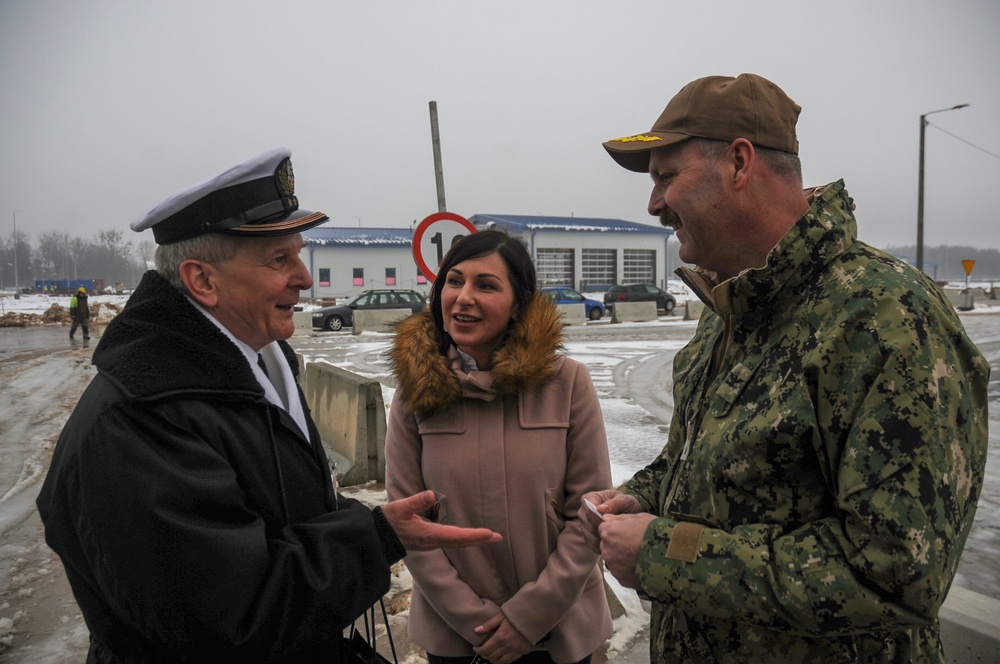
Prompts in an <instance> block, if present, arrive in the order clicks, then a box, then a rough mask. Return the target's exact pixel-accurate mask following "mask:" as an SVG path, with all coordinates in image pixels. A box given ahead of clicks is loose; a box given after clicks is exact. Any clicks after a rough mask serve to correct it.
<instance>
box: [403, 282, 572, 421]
mask: <svg viewBox="0 0 1000 664" xmlns="http://www.w3.org/2000/svg"><path fill="white" fill-rule="evenodd" d="M564 327H565V323H563V320H562V316H561V315H560V314H559V311H558V310H557V309H556V305H555V303H553V302H552V300H551V299H549V298H548V297H546V296H545V295H542V294H540V293H539V294H536V295H535V297H534V299H532V301H531V303H530V304H528V307H527V308H526V309H525V311H524V312H523V313H522V314H521V315H520V316H518V319H517V320H516V321H515V323H514V325H513V327H512V328H511V330H510V335H509V336H508V338H507V341H506V342H505V343H504V345H503V346H501V347H500V348H499V349H497V351H496V352H495V353H494V354H493V368H492V369H491V370H490V371H475V372H472V373H471V374H467V373H465V372H464V371H463V370H462V360H461V357H460V356H459V355H458V351H457V349H456V348H455V347H454V346H451V347H449V349H448V354H447V355H444V354H442V353H441V350H440V348H441V337H440V334H439V332H438V329H437V327H436V326H435V325H434V317H433V314H432V313H431V311H430V310H429V309H428V310H427V311H423V312H421V313H419V314H415V315H413V316H410V317H409V318H407V319H406V320H404V321H402V322H400V323H399V324H398V325H397V326H396V338H395V340H394V342H393V345H392V349H391V350H390V351H389V358H390V360H391V363H392V369H393V373H394V375H395V376H396V380H397V382H398V387H399V389H400V390H401V392H402V398H403V403H404V404H405V405H406V408H407V410H409V411H410V412H411V413H413V414H414V415H416V416H417V417H418V418H425V417H427V416H428V415H431V414H432V413H435V412H437V411H440V410H443V409H445V408H447V407H449V406H451V405H452V404H454V403H455V402H456V401H458V400H459V399H460V398H462V397H463V396H464V397H471V398H479V399H484V400H489V399H493V398H495V397H496V396H498V395H505V394H516V393H517V392H520V391H522V390H523V391H530V390H532V389H536V388H538V387H540V386H542V385H544V384H545V383H547V382H549V381H550V380H552V378H553V377H554V376H555V375H556V372H557V371H558V369H559V362H560V360H561V358H562V355H561V354H559V352H558V351H559V350H560V349H561V348H562V345H563V339H564V335H563V328H564Z"/></svg>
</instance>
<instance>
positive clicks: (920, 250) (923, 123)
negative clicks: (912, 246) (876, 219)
mask: <svg viewBox="0 0 1000 664" xmlns="http://www.w3.org/2000/svg"><path fill="white" fill-rule="evenodd" d="M966 106H968V104H957V105H955V106H952V107H951V108H940V109H938V110H936V111H928V112H927V113H924V114H923V115H921V116H920V178H919V180H918V181H917V269H918V270H920V271H921V272H922V271H923V269H924V133H925V130H926V129H927V116H928V115H932V114H934V113H944V112H945V111H954V110H958V109H960V108H965V107H966Z"/></svg>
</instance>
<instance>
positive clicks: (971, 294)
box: [943, 288, 982, 311]
mask: <svg viewBox="0 0 1000 664" xmlns="http://www.w3.org/2000/svg"><path fill="white" fill-rule="evenodd" d="M943 290H944V294H945V296H947V298H948V301H949V302H951V305H952V306H953V307H955V309H957V310H958V311H969V310H970V309H974V308H975V299H976V293H977V292H982V289H981V288H971V289H966V288H945V289H943Z"/></svg>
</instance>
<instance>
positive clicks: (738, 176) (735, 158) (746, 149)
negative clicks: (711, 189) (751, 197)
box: [729, 138, 757, 191]
mask: <svg viewBox="0 0 1000 664" xmlns="http://www.w3.org/2000/svg"><path fill="white" fill-rule="evenodd" d="M729 152H730V157H731V160H732V161H731V164H732V177H733V186H734V187H736V190H737V191H742V190H743V189H746V188H747V186H749V184H750V176H751V174H753V169H754V165H755V164H756V161H757V152H756V151H755V150H754V149H753V143H751V142H750V141H748V140H747V139H745V138H737V139H736V140H735V141H733V142H732V143H730V144H729Z"/></svg>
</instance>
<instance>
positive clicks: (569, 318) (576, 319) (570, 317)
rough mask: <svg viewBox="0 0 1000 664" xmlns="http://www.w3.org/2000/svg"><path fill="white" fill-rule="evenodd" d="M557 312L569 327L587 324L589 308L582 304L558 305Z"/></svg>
mask: <svg viewBox="0 0 1000 664" xmlns="http://www.w3.org/2000/svg"><path fill="white" fill-rule="evenodd" d="M556 311H558V312H559V314H560V315H561V316H562V318H563V322H564V323H566V324H567V325H585V324H586V323H587V307H586V306H585V305H584V304H583V303H582V302H580V303H577V304H557V305H556Z"/></svg>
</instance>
